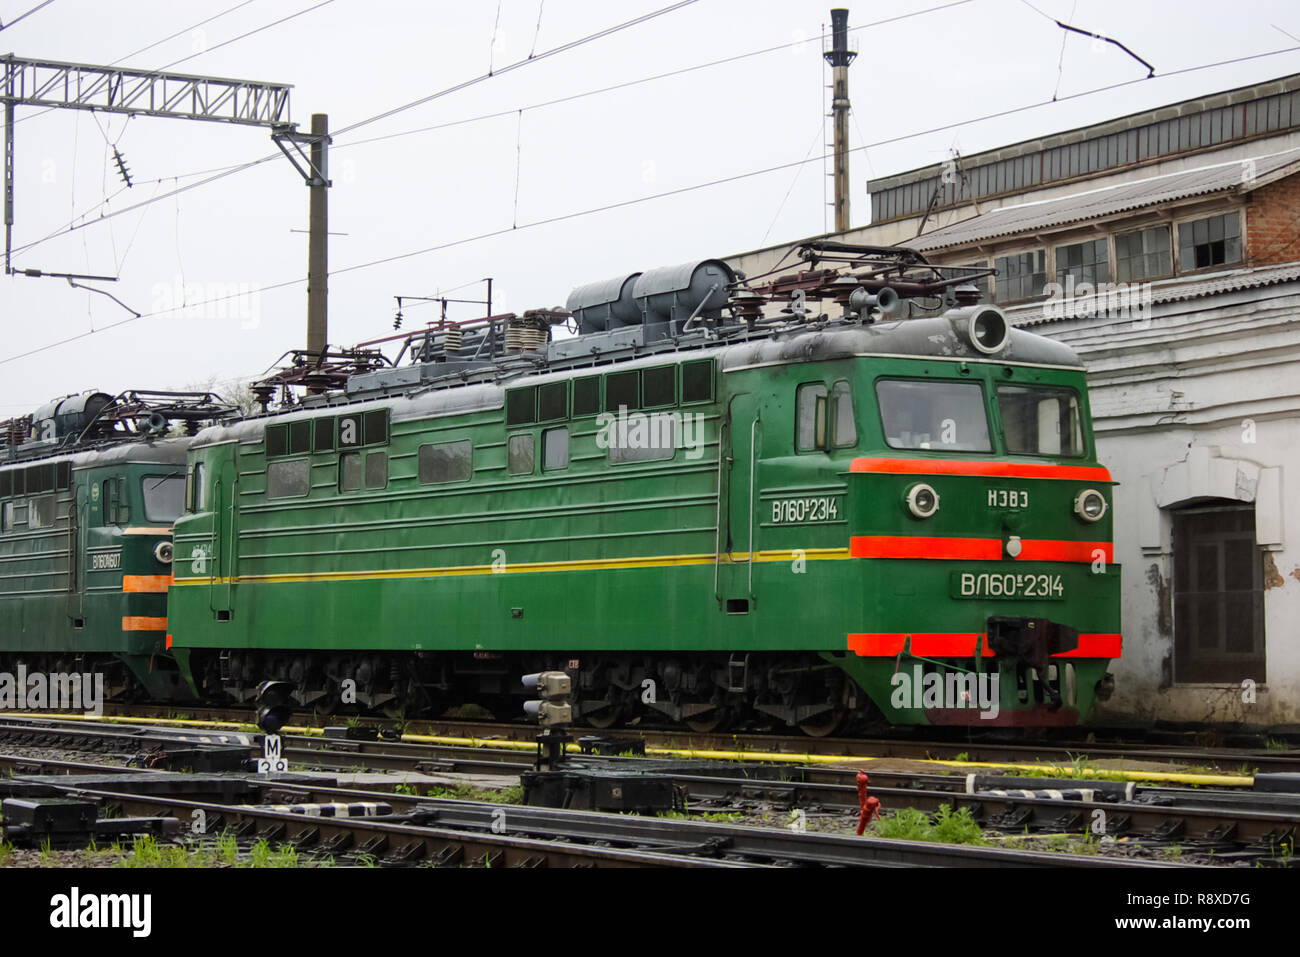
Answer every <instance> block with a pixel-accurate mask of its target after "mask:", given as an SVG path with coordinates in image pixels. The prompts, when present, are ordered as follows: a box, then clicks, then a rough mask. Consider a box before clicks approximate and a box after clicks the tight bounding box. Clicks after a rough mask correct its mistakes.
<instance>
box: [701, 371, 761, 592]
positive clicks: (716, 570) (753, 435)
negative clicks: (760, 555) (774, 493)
mask: <svg viewBox="0 0 1300 957" xmlns="http://www.w3.org/2000/svg"><path fill="white" fill-rule="evenodd" d="M738 402H740V403H741V404H740V408H739V412H740V414H741V415H742V416H745V415H749V414H752V415H753V418H752V419H751V420H750V424H749V456H748V461H746V460H745V459H743V458H742V459H741V460H740V462H739V463H738V462H737V461H736V452H737V451H738V450H737V449H736V447H735V442H734V439H735V438H736V427H735V426H736V421H735V420H736V418H737V411H738V410H737V403H738ZM746 402H749V403H752V406H753V407H752V409H751V408H747V407H746V405H745V403H746ZM761 428H762V414H761V412H760V410H759V409H758V400H757V397H756V396H754V395H753V393H749V392H741V393H738V394H737V395H733V396H732V397H731V400H730V401H729V402H728V403H727V414H726V416H725V418H724V419H723V421H722V425H721V428H720V430H719V433H718V496H717V503H716V505H717V529H716V537H715V539H714V554H713V597H714V598H715V599H716V600H717V601H718V602H719V603H722V602H723V600H724V595H723V592H724V591H726V592H727V593H728V594H729V597H731V598H735V597H737V596H736V594H735V591H737V590H738V589H737V587H736V586H737V584H738V583H737V581H736V578H737V576H738V574H739V571H740V569H739V568H735V569H734V573H733V572H728V573H727V574H726V576H725V579H726V581H725V585H726V587H725V588H724V587H723V586H724V580H723V579H724V575H723V573H722V569H721V565H722V552H723V544H724V543H723V537H722V535H723V531H722V526H723V521H722V520H723V517H724V514H725V517H726V526H727V540H726V551H727V564H728V565H730V566H733V567H734V566H737V565H741V564H744V565H745V566H746V570H745V571H746V577H745V591H744V594H745V596H746V597H747V598H749V599H752V598H753V597H754V545H755V540H754V535H755V530H754V499H755V495H756V492H757V488H756V484H755V483H756V482H757V478H756V475H755V472H756V469H757V467H758V442H759V434H760V430H761ZM740 436H741V441H743V436H744V433H743V432H741V433H740ZM738 465H739V467H740V468H744V467H746V466H748V468H749V476H748V484H749V495H748V499H747V502H746V507H747V508H748V510H749V511H748V514H747V515H746V516H745V519H744V522H743V524H744V526H745V529H746V533H745V534H746V541H745V552H744V553H743V554H744V556H745V557H744V558H743V559H742V558H740V557H739V554H740V553H739V551H738V549H737V545H738V544H739V538H740V527H741V525H742V522H741V519H740V515H739V512H738V509H737V504H738V503H737V502H736V499H738V498H740V494H739V493H740V490H739V489H735V488H733V484H734V485H739V478H740V476H739V475H738V474H736V473H737V471H738V469H737V466H738ZM724 488H725V489H726V508H725V512H724V509H723V489H724Z"/></svg>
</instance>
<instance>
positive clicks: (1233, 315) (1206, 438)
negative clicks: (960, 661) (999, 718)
mask: <svg viewBox="0 0 1300 957" xmlns="http://www.w3.org/2000/svg"><path fill="white" fill-rule="evenodd" d="M1035 331H1036V332H1039V333H1044V334H1048V335H1050V336H1051V337H1052V338H1056V339H1059V340H1060V341H1062V342H1065V343H1067V344H1069V345H1071V346H1072V347H1073V348H1074V349H1075V350H1076V351H1077V352H1079V354H1080V356H1081V357H1082V358H1083V360H1084V362H1085V363H1086V365H1087V366H1088V371H1089V387H1090V392H1091V402H1092V409H1093V416H1094V427H1095V429H1096V432H1097V441H1098V450H1099V454H1100V457H1101V460H1102V462H1103V463H1104V464H1105V465H1106V466H1108V467H1109V468H1110V470H1111V472H1112V474H1113V476H1114V478H1115V480H1116V481H1117V482H1119V485H1118V487H1117V488H1116V489H1115V503H1114V508H1115V516H1116V523H1115V558H1116V561H1119V562H1122V563H1123V581H1124V584H1123V632H1124V653H1123V658H1122V659H1121V660H1119V661H1117V662H1115V663H1114V665H1113V666H1112V672H1113V673H1114V675H1115V680H1116V691H1115V696H1114V697H1113V698H1112V699H1111V700H1110V701H1109V702H1108V703H1107V704H1106V705H1105V706H1104V708H1102V709H1099V711H1098V713H1097V716H1098V717H1099V718H1101V719H1106V718H1113V719H1116V720H1133V719H1138V720H1153V719H1161V720H1168V721H1187V722H1244V723H1247V724H1252V725H1280V724H1300V493H1298V490H1297V488H1298V487H1297V479H1298V478H1300V283H1297V282H1289V283H1285V284H1281V285H1275V286H1270V287H1263V288H1259V289H1255V290H1245V291H1240V292H1234V293H1224V294H1219V295H1215V296H1208V297H1200V298H1197V299H1192V300H1188V301H1186V302H1178V303H1165V304H1160V305H1157V306H1155V307H1154V309H1153V310H1152V315H1151V316H1150V318H1148V319H1144V320H1141V321H1131V320H1107V319H1088V320H1070V321H1066V322H1061V323H1053V324H1051V325H1047V326H1039V327H1036V328H1035ZM1206 498H1227V499H1234V500H1237V501H1241V502H1251V503H1254V505H1255V509H1256V515H1255V525H1256V541H1257V543H1258V544H1259V546H1260V547H1261V548H1262V549H1263V550H1264V556H1263V561H1264V577H1265V592H1264V619H1265V620H1264V633H1265V654H1266V662H1267V665H1266V666H1267V680H1266V682H1264V683H1262V684H1259V685H1257V686H1256V687H1255V689H1254V690H1255V700H1254V701H1253V702H1251V701H1248V700H1243V698H1248V697H1249V695H1248V694H1244V693H1243V688H1242V684H1241V676H1240V675H1233V674H1224V675H1223V678H1222V681H1218V682H1214V683H1211V684H1196V685H1176V684H1174V680H1173V676H1174V669H1173V654H1174V636H1173V595H1172V581H1171V578H1172V572H1173V569H1172V548H1171V540H1170V532H1171V527H1172V518H1171V513H1170V509H1171V508H1172V507H1176V506H1178V505H1181V504H1189V503H1194V502H1196V501H1198V500H1204V499H1206Z"/></svg>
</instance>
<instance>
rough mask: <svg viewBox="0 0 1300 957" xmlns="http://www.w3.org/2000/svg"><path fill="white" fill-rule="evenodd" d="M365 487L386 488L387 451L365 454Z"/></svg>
mask: <svg viewBox="0 0 1300 957" xmlns="http://www.w3.org/2000/svg"><path fill="white" fill-rule="evenodd" d="M366 488H388V453H387V452H371V453H370V454H368V455H367V456H366Z"/></svg>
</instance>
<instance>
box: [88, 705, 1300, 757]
mask: <svg viewBox="0 0 1300 957" xmlns="http://www.w3.org/2000/svg"><path fill="white" fill-rule="evenodd" d="M106 712H107V713H109V714H114V713H116V714H119V715H120V716H122V717H125V718H128V719H129V718H131V717H152V718H154V719H156V720H166V719H168V718H170V717H174V716H176V715H178V714H183V715H185V716H186V719H188V720H192V721H206V722H228V723H230V724H233V725H243V726H245V727H252V726H251V725H249V724H248V722H249V720H250V717H251V714H250V712H249V711H248V710H247V709H229V708H225V709H220V708H201V709H195V710H185V711H178V710H177V709H175V708H166V707H158V706H145V705H131V706H130V707H129V708H117V709H114V708H112V707H111V706H110V707H107V708H106ZM295 720H297V721H303V720H305V718H304V716H302V715H299V716H297V717H296V719H295ZM330 720H331V719H328V718H323V719H320V720H310V721H307V722H306V724H304V725H299V726H304V727H317V728H323V727H325V726H327V725H328V724H329V723H330ZM334 720H335V722H336V723H337V721H338V720H339V719H337V718H336V719H334ZM354 720H356V722H357V726H358V727H366V728H372V729H375V730H380V729H386V730H387V729H392V728H394V727H395V726H396V725H395V722H393V721H385V720H383V719H378V718H366V719H354ZM400 727H401V730H402V733H403V734H404V735H422V736H430V737H452V738H465V739H470V740H490V741H518V742H527V743H529V744H530V745H531V743H532V741H533V738H534V736H535V735H536V733H537V729H536V726H535V725H533V724H528V723H523V722H520V723H511V722H499V721H477V720H461V719H438V720H432V721H408V722H403V723H401V725H400ZM927 730H930V731H933V730H934V729H927ZM907 733H910V732H908V731H907V730H905V729H901V730H900V731H899V733H898V735H893V736H890V737H883V738H876V737H870V738H843V737H827V738H815V737H809V736H807V735H788V734H779V733H763V732H737V733H731V732H724V733H716V732H715V733H711V734H702V733H697V732H694V731H687V730H683V729H680V728H677V729H674V728H655V727H647V728H641V727H636V728H625V729H621V730H616V731H609V732H602V731H598V730H595V729H586V728H575V729H574V734H575V736H577V735H592V736H601V735H604V734H608V735H610V736H612V737H616V738H617V737H627V738H637V739H641V740H643V741H644V743H645V746H646V747H647V748H648V749H651V750H656V749H658V750H677V751H694V752H728V753H731V752H742V753H743V752H757V753H764V754H779V755H791V756H809V757H874V758H895V759H901V760H940V761H941V760H953V759H957V758H958V757H959V756H962V760H964V761H965V762H967V763H982V764H1028V763H1043V762H1051V763H1055V764H1058V765H1061V766H1063V767H1070V766H1072V765H1073V764H1075V763H1077V762H1078V760H1079V759H1080V756H1083V755H1086V756H1087V758H1088V759H1089V760H1091V761H1098V760H1119V759H1128V760H1131V761H1152V762H1163V763H1177V764H1183V765H1190V766H1195V767H1207V768H1220V769H1224V770H1236V769H1240V768H1241V767H1243V766H1247V767H1249V768H1252V769H1258V770H1260V771H1266V772H1276V773H1300V748H1287V749H1286V750H1280V749H1279V750H1269V749H1268V748H1267V747H1264V746H1262V745H1261V746H1256V747H1244V748H1227V747H1206V746H1204V745H1201V744H1196V743H1194V739H1195V738H1196V737H1197V735H1195V734H1193V733H1191V732H1187V733H1185V734H1184V733H1174V732H1167V731H1158V732H1148V734H1155V735H1156V737H1159V738H1164V739H1166V740H1165V741H1163V742H1162V743H1158V744H1153V743H1150V742H1149V740H1147V739H1142V740H1139V739H1137V738H1130V739H1125V738H1117V739H1114V740H1106V739H1104V738H1101V739H1098V738H1093V739H1091V740H1089V739H1064V740H1061V739H1056V740H1044V741H1035V742H1028V743H1027V742H1020V741H999V740H941V739H934V738H915V739H913V738H909V737H903V736H899V735H905V734H907ZM1104 733H1105V732H1099V734H1104ZM1239 737H1241V738H1242V739H1243V740H1250V739H1252V738H1257V737H1260V738H1262V737H1263V736H1253V735H1240V736H1239ZM1170 738H1184V739H1186V742H1187V743H1182V744H1176V743H1170V742H1169V741H1168V739H1170ZM1274 743H1275V744H1283V743H1287V742H1282V741H1275V742H1274Z"/></svg>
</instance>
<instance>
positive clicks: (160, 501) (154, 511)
mask: <svg viewBox="0 0 1300 957" xmlns="http://www.w3.org/2000/svg"><path fill="white" fill-rule="evenodd" d="M140 488H141V491H143V492H144V517H145V518H147V519H148V520H149V521H151V522H166V523H167V524H171V523H172V522H174V521H176V519H178V518H180V517H181V513H182V512H183V511H184V510H185V507H184V506H185V479H184V478H182V477H181V476H179V475H146V476H145V477H144V478H143V479H142V480H141V485H140Z"/></svg>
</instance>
